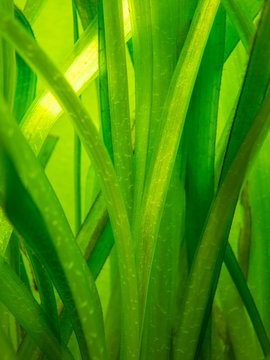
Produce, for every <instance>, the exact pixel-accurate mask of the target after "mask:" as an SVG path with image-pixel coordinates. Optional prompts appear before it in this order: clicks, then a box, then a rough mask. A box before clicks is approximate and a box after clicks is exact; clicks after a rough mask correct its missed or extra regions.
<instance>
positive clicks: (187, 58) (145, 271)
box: [136, 0, 219, 298]
mask: <svg viewBox="0 0 270 360" xmlns="http://www.w3.org/2000/svg"><path fill="white" fill-rule="evenodd" d="M218 6H219V2H218V1H215V0H211V1H210V0H209V1H208V0H206V1H204V0H202V1H200V2H199V4H198V7H197V9H196V13H195V15H194V18H193V22H192V25H191V28H190V31H189V33H188V36H187V39H186V42H185V46H184V48H183V49H182V52H181V55H180V58H179V60H178V63H177V66H176V69H175V73H174V77H173V79H172V83H171V86H170V91H169V94H168V97H167V101H166V105H165V108H164V111H163V120H162V123H163V128H162V129H161V130H162V131H161V133H160V136H159V137H158V139H157V141H156V144H157V146H156V148H155V154H153V160H152V164H151V168H150V170H149V178H148V180H147V185H146V190H145V196H144V202H143V206H142V211H141V217H140V221H139V223H140V229H139V231H138V233H137V234H136V236H137V239H138V240H139V245H138V269H139V284H140V287H141V288H140V296H142V297H143V298H144V297H145V295H146V293H145V292H146V288H147V283H148V277H149V272H150V267H151V262H152V257H153V250H154V247H155V239H156V237H157V233H158V228H159V223H160V219H161V215H162V210H163V206H164V201H165V199H166V194H167V191H168V186H169V182H170V177H171V174H172V170H173V165H174V161H175V158H176V154H177V150H178V146H179V142H180V139H181V135H182V130H183V126H184V121H185V117H186V113H187V110H188V105H189V101H190V98H191V94H192V90H193V87H194V83H195V80H196V76H197V73H198V69H199V65H200V62H201V58H202V55H203V51H204V48H205V46H206V42H207V40H208V36H209V33H210V30H211V27H212V24H213V21H214V19H215V15H216V12H217V9H218Z"/></svg>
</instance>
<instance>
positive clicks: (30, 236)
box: [0, 104, 105, 358]
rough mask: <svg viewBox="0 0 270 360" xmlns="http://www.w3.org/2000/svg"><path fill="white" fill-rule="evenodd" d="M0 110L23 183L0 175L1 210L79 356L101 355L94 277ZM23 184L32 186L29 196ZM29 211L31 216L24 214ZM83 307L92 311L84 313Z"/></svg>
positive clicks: (1, 133) (1, 134)
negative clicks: (64, 319)
mask: <svg viewBox="0 0 270 360" xmlns="http://www.w3.org/2000/svg"><path fill="white" fill-rule="evenodd" d="M0 114H1V122H0V139H1V142H0V143H1V146H2V147H3V148H4V150H5V152H6V154H7V155H8V156H9V158H10V159H12V162H13V164H14V166H15V167H16V170H17V171H18V173H19V174H20V177H21V179H22V181H23V183H22V182H21V180H20V179H19V178H18V176H17V177H16V176H15V175H14V174H13V176H10V177H8V178H6V179H4V181H5V184H4V185H5V186H4V189H5V188H6V192H5V191H4V194H3V195H4V196H6V197H7V201H6V203H5V211H6V212H7V214H8V216H9V218H10V219H11V220H12V223H13V224H14V225H15V227H16V228H17V230H18V232H19V233H22V235H23V237H24V239H25V241H27V243H28V245H29V246H30V247H31V248H32V249H33V250H34V252H35V253H36V254H37V256H38V258H39V260H40V261H41V263H42V264H43V265H45V266H46V268H47V270H48V272H49V274H50V277H51V279H52V280H53V282H54V284H55V287H56V288H57V290H58V292H59V294H60V296H61V299H62V301H63V303H64V304H65V305H66V307H67V309H68V311H69V314H70V318H71V319H72V324H73V327H74V331H75V333H76V335H77V338H78V342H79V345H80V347H81V351H82V354H83V356H85V357H86V358H88V354H89V353H90V354H91V353H92V354H93V355H94V356H95V354H96V353H97V354H98V356H100V358H103V356H104V357H105V354H104V351H105V344H104V333H103V328H102V314H101V309H100V304H99V299H98V295H97V292H96V288H95V284H94V281H93V278H92V276H91V274H90V272H89V271H88V269H87V267H86V264H85V262H84V260H83V257H82V255H81V252H80V250H79V248H78V247H77V244H76V243H75V240H74V237H73V235H72V232H71V230H70V227H69V225H68V223H67V221H66V219H65V216H64V214H63V212H62V208H61V206H60V204H59V202H58V199H57V198H56V196H55V194H54V192H53V190H52V188H51V187H50V185H49V183H48V180H47V178H46V177H45V175H44V172H43V170H42V168H41V167H40V165H39V162H38V161H37V159H35V157H34V155H33V153H32V151H31V150H30V148H29V147H28V145H27V143H26V141H25V139H24V137H23V135H22V134H21V133H20V131H19V128H18V125H17V124H16V122H15V120H13V119H12V118H10V116H9V114H8V112H7V111H6V108H5V106H4V104H1V107H0ZM4 174H6V172H4ZM15 174H16V173H15ZM6 176H8V174H6ZM25 186H27V189H29V191H31V196H30V195H29V193H28V191H27V190H26V189H25ZM27 213H30V214H31V215H30V216H26V214H27ZM37 240H38V241H37ZM63 249H65V251H63ZM74 269H76V271H74ZM82 304H83V305H82ZM85 306H87V307H88V309H90V310H91V309H92V311H89V312H87V313H86V312H85V311H84V308H85ZM86 316H87V318H88V320H87V321H85V320H83V319H85V318H86ZM93 343H95V345H92V344H93ZM97 343H98V344H99V345H98V346H97V345H96V344H97ZM102 351H103V354H102Z"/></svg>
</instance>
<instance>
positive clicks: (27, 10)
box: [23, 0, 47, 25]
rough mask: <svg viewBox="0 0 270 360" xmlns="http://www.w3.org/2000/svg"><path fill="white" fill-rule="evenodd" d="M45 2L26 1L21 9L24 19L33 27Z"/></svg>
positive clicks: (41, 0)
mask: <svg viewBox="0 0 270 360" xmlns="http://www.w3.org/2000/svg"><path fill="white" fill-rule="evenodd" d="M46 1H47V0H27V1H26V3H25V6H24V9H23V13H24V15H25V17H26V19H27V20H28V21H29V23H30V24H31V25H33V24H34V23H35V21H36V19H37V18H38V16H39V13H40V12H41V10H42V8H43V6H44V5H45V3H46Z"/></svg>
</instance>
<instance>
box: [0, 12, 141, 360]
mask: <svg viewBox="0 0 270 360" xmlns="http://www.w3.org/2000/svg"><path fill="white" fill-rule="evenodd" d="M0 16H1V18H2V21H1V23H0V31H1V32H2V34H3V35H4V36H5V37H6V38H8V39H9V41H11V42H12V43H13V44H14V45H15V46H16V49H17V50H18V51H19V52H20V53H21V55H22V56H23V57H24V58H25V60H26V61H28V62H29V63H30V64H31V66H32V67H33V68H34V69H35V70H36V71H37V72H38V73H39V74H40V75H42V76H43V78H44V80H46V82H47V84H48V85H49V86H50V89H51V90H52V91H53V92H54V94H55V96H56V97H57V99H58V101H59V102H60V103H61V105H62V106H63V107H64V108H65V109H66V111H67V112H68V114H69V115H70V118H71V120H72V121H73V124H74V126H75V128H76V130H77V132H78V134H79V135H80V138H81V140H82V142H83V144H84V147H85V149H86V151H87V153H88V155H89V157H90V158H91V161H92V163H93V165H94V167H95V169H96V172H97V174H98V177H99V180H100V184H101V188H102V192H103V195H104V198H105V199H106V204H107V208H108V212H109V215H110V219H111V224H112V228H113V232H114V239H115V243H116V248H117V251H118V256H119V258H120V259H121V261H119V270H120V274H121V285H122V301H123V302H122V304H123V309H125V310H123V311H124V314H125V316H123V323H124V326H123V332H124V333H125V336H126V337H127V338H128V340H127V341H126V345H127V349H126V351H127V352H128V353H130V354H136V353H137V352H138V340H139V335H138V325H139V324H138V297H137V280H136V271H135V259H134V254H133V252H132V241H131V233H130V227H129V221H128V215H127V211H126V208H125V204H124V200H123V197H122V193H121V190H120V188H119V185H118V181H117V179H116V175H115V172H114V169H113V165H112V163H111V160H110V158H109V155H108V153H107V151H106V148H105V146H104V144H103V143H102V141H101V139H100V136H99V134H98V132H97V130H96V127H95V125H94V124H93V122H92V120H91V118H90V116H89V114H88V113H87V111H86V110H85V108H84V107H83V106H82V104H81V102H80V100H79V99H78V98H77V97H76V95H75V92H74V90H73V89H72V88H71V86H70V85H69V83H68V82H67V80H66V79H65V78H64V77H63V76H62V75H61V73H60V72H59V70H58V69H57V68H56V67H55V66H54V65H53V64H52V62H51V61H50V60H49V59H48V57H47V56H46V55H45V53H44V52H43V51H42V50H41V49H40V47H39V46H38V45H37V44H36V43H35V42H34V41H33V39H32V38H31V37H29V35H28V34H27V33H26V32H25V30H24V29H23V28H21V27H20V26H19V25H18V24H17V23H16V22H15V21H13V20H12V19H11V18H10V17H9V16H8V15H7V14H6V13H5V12H1V13H0ZM29 48H30V49H31V52H29ZM35 200H36V201H37V199H35ZM75 253H76V252H75ZM65 255H66V251H65ZM69 255H71V252H70V254H69ZM73 257H74V254H73ZM79 258H80V257H78V262H79ZM77 266H78V268H82V267H83V262H81V263H80V264H77ZM68 271H69V272H70V275H72V273H73V272H72V271H70V270H68ZM82 271H83V272H85V271H84V270H83V269H82ZM72 283H73V284H72V285H73V286H74V287H77V285H78V283H76V281H73V282H72ZM89 283H91V282H89ZM70 285H71V284H70ZM82 288H83V289H84V286H83V287H82ZM85 290H86V288H85ZM87 292H88V289H87ZM85 295H87V294H85ZM90 308H91V306H90ZM130 323H133V324H134V327H133V328H132V331H130ZM87 324H88V322H87V323H85V324H84V325H85V326H87ZM125 329H128V330H126V331H125ZM86 334H87V335H88V336H91V333H90V334H89V333H87V332H85V335H86ZM102 349H103V347H101V348H100V350H102Z"/></svg>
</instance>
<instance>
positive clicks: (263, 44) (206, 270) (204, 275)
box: [175, 2, 270, 359]
mask: <svg viewBox="0 0 270 360" xmlns="http://www.w3.org/2000/svg"><path fill="white" fill-rule="evenodd" d="M269 19H270V8H269V2H267V3H266V7H265V9H264V12H263V15H262V21H261V24H260V26H259V30H258V33H257V38H256V41H255V44H254V49H253V51H252V56H251V59H250V64H254V62H255V59H256V61H257V66H259V67H260V66H261V63H260V60H259V59H260V56H261V58H262V64H265V62H266V63H267V60H265V59H266V57H265V53H268V52H269V51H270V47H269V46H268V38H269V35H270V34H269V30H270V28H269V26H268V24H269ZM267 59H268V64H267V66H266V68H264V70H265V74H267V73H268V72H269V70H270V61H269V59H270V57H269V55H268V56H267ZM256 70H257V69H253V68H252V66H251V65H250V66H249V67H248V72H247V75H246V82H245V84H244V86H243V90H242V94H246V93H249V92H250V93H252V89H253V91H254V89H257V81H262V79H254V83H253V84H252V83H250V82H249V81H248V79H250V78H251V75H249V72H251V74H253V72H254V71H256ZM257 71H259V70H257ZM266 76H267V75H266ZM247 99H248V97H247ZM241 101H243V100H241V98H240V101H239V104H240V105H242V106H243V107H244V101H243V103H242V104H241ZM249 101H250V100H249ZM240 105H239V108H241V106H240ZM249 106H250V107H251V109H250V111H251V113H252V111H253V110H254V109H253V107H255V109H256V110H257V107H259V106H258V104H256V105H254V103H252V104H250V103H249V102H246V103H245V107H249ZM269 110H270V96H269V93H268V94H267V96H266V97H265V99H264V101H263V105H262V106H261V108H260V110H259V113H258V114H257V116H256V117H255V118H254V117H253V118H251V117H249V126H250V128H249V129H248V128H247V127H246V128H245V123H244V124H243V127H244V133H245V135H243V137H244V141H243V137H242V143H241V144H239V147H238V149H237V150H236V151H235V153H236V155H235V153H234V155H235V156H234V157H233V158H232V159H231V162H230V166H228V171H227V173H226V172H224V174H226V175H224V179H223V182H222V183H221V185H220V188H219V191H218V193H217V195H216V197H215V199H214V201H213V204H212V207H211V211H210V214H209V217H208V220H207V223H206V225H205V230H204V233H203V237H202V242H201V246H200V247H199V249H198V252H197V255H196V258H195V261H194V263H193V267H192V270H191V274H190V277H189V281H188V286H187V289H186V293H185V297H184V302H183V308H182V319H181V323H180V325H179V334H178V336H177V338H176V340H175V341H176V343H175V353H176V354H178V356H177V358H182V356H183V354H185V359H192V358H193V346H194V344H196V342H197V341H198V336H199V332H200V327H201V323H202V319H203V316H204V311H205V308H206V306H207V301H208V297H209V294H210V290H211V283H212V278H213V275H214V274H215V273H218V272H219V269H220V267H221V261H220V259H222V251H224V250H225V247H226V240H227V237H226V234H227V232H228V225H230V221H231V218H232V215H233V212H234V209H235V206H236V202H237V198H238V195H239V191H240V189H241V186H242V183H243V180H244V178H245V175H246V171H247V169H248V165H249V164H250V162H251V161H252V159H253V158H254V156H255V154H256V151H257V149H258V147H259V146H260V145H261V143H262V141H263V140H264V138H265V136H266V134H267V131H268V128H269V120H270V119H269ZM238 114H241V112H239V110H238V112H237V113H236V120H235V123H236V124H237V123H238V120H237V116H239V115H238ZM246 115H247V113H246ZM254 115H256V112H254V111H253V116H254ZM238 124H239V123H238ZM239 125H240V124H239ZM239 125H238V126H239ZM245 130H246V131H245ZM247 131H248V132H247ZM241 136H242V135H241ZM218 258H220V259H219V260H218ZM196 304H200V306H197V305H196ZM192 344H193V346H192Z"/></svg>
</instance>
